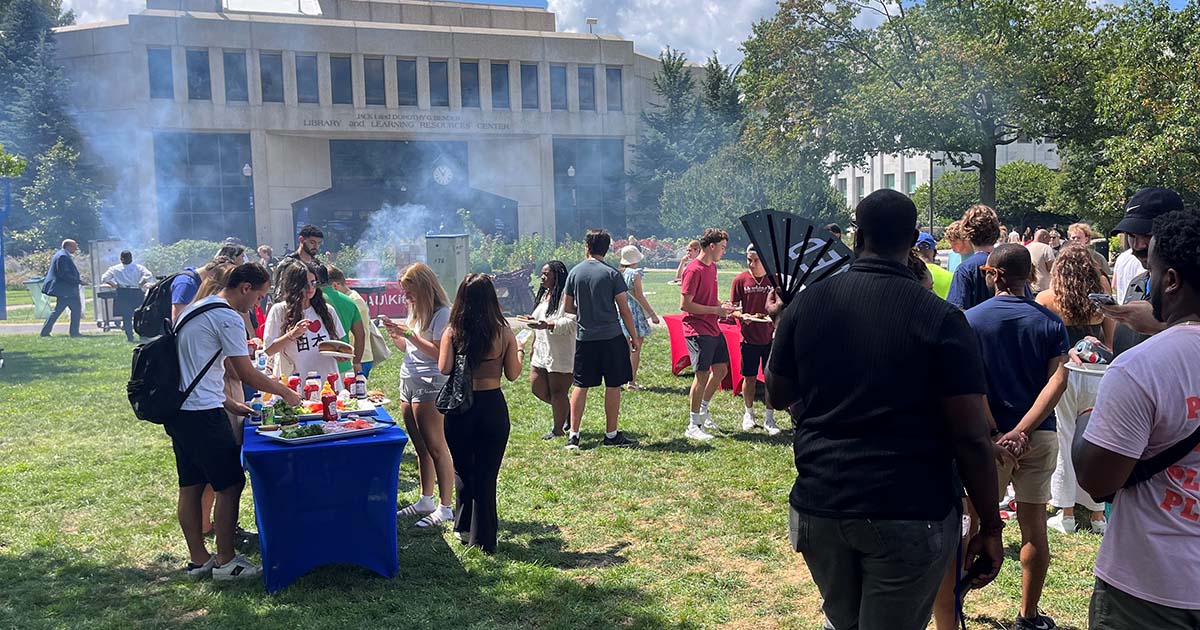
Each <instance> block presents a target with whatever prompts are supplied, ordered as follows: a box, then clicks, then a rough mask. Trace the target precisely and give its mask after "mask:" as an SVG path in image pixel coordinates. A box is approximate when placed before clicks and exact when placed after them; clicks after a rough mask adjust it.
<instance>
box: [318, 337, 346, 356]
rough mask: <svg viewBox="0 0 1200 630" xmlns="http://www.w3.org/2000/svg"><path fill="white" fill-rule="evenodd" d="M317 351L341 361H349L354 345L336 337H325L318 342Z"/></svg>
mask: <svg viewBox="0 0 1200 630" xmlns="http://www.w3.org/2000/svg"><path fill="white" fill-rule="evenodd" d="M317 352H320V353H321V356H323V357H333V358H335V359H338V360H341V361H349V360H351V359H353V358H354V346H352V345H350V344H348V343H346V342H345V341H338V340H336V339H326V340H325V341H322V342H321V343H318V344H317Z"/></svg>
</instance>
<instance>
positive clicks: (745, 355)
mask: <svg viewBox="0 0 1200 630" xmlns="http://www.w3.org/2000/svg"><path fill="white" fill-rule="evenodd" d="M770 356H771V344H769V343H767V344H763V345H761V346H760V345H758V344H754V343H746V342H745V341H743V342H742V376H745V377H746V378H758V368H759V366H762V371H763V373H764V374H765V373H766V371H767V359H768V358H770Z"/></svg>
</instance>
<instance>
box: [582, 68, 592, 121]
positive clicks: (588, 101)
mask: <svg viewBox="0 0 1200 630" xmlns="http://www.w3.org/2000/svg"><path fill="white" fill-rule="evenodd" d="M579 109H580V110H582V111H585V112H594V111H596V69H595V68H593V67H591V66H579Z"/></svg>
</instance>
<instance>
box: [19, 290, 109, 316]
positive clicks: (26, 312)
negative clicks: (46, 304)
mask: <svg viewBox="0 0 1200 630" xmlns="http://www.w3.org/2000/svg"><path fill="white" fill-rule="evenodd" d="M83 292H84V296H85V297H84V302H83V319H82V321H84V322H94V321H95V315H94V313H93V311H94V309H93V308H92V288H91V287H84V288H83ZM4 297H5V300H7V306H8V309H7V311H6V312H7V314H8V319H7V320H5V321H6V322H7V323H10V324H17V323H30V322H34V321H42V319H41V318H35V317H34V316H33V308H31V306H32V304H33V298H32V297H30V295H29V291H26V290H25V289H8V290H7V291H6V292H5V296H4ZM50 305H51V307H53V306H54V298H50ZM14 306H20V307H21V308H13V307H14ZM70 317H71V314H70V312H69V311H68V312H67V313H65V314H63V316H62V317H60V318H59V321H70ZM64 318H65V319H64Z"/></svg>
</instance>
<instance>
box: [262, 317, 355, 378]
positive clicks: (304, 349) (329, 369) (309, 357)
mask: <svg viewBox="0 0 1200 630" xmlns="http://www.w3.org/2000/svg"><path fill="white" fill-rule="evenodd" d="M329 314H330V316H331V318H332V319H333V325H334V326H335V327H336V330H334V331H333V332H332V334H331V333H330V331H329V330H327V329H326V328H325V324H324V323H323V322H322V321H321V318H320V317H318V316H317V311H316V310H315V309H313V307H311V306H310V307H308V308H306V309H304V318H305V319H307V320H308V331H307V332H305V333H304V335H303V336H302V337H300V338H299V339H294V340H289V341H287V342H285V344H284V346H283V350H281V351H280V352H279V353H278V354H276V355H275V356H274V357H273V360H274V361H275V374H288V375H290V374H291V373H293V372H299V373H300V376H301V378H303V377H305V376H307V375H308V373H309V372H316V373H317V374H318V375H319V376H320V377H321V378H322V379H324V378H325V377H326V376H328V375H329V374H332V373H335V372H337V371H338V367H337V359H335V358H333V357H325V356H321V353H320V351H319V350H317V344H319V343H320V342H322V341H326V340H328V339H335V340H336V339H341V338H342V337H344V336H345V335H346V331H344V330H342V323H341V322H340V321H338V318H337V315H335V314H334V313H333V312H332V311H330V313H329ZM289 328H291V327H290V326H288V325H287V304H286V303H284V302H276V303H275V304H274V305H273V306H272V307H271V312H269V313H267V325H266V326H265V327H264V328H263V341H264V342H265V343H266V345H267V346H268V347H269V346H270V345H271V344H273V343H275V340H276V339H279V338H280V337H282V336H284V335H285V334H287V331H288V329H289ZM341 382H342V381H341V379H340V378H339V379H338V381H337V384H338V387H341Z"/></svg>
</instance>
